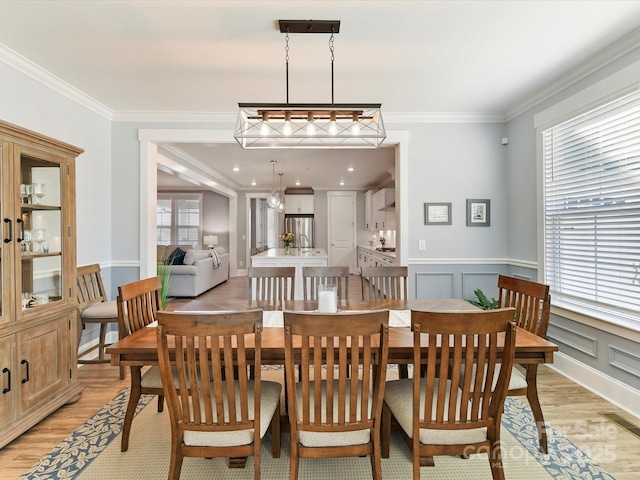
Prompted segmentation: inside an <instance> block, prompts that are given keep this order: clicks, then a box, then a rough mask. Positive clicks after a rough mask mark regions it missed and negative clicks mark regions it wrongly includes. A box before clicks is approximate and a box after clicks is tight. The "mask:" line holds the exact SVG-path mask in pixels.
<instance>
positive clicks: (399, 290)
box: [361, 266, 408, 300]
mask: <svg viewBox="0 0 640 480" xmlns="http://www.w3.org/2000/svg"><path fill="white" fill-rule="evenodd" d="M361 277H362V298H363V299H365V300H379V299H385V298H387V299H389V298H390V299H406V298H407V295H408V291H407V288H408V282H407V278H408V268H407V267H391V266H389V267H362V270H361Z"/></svg>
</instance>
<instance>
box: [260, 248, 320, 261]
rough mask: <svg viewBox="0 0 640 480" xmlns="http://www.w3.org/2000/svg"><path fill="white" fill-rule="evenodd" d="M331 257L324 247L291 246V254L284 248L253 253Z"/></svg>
mask: <svg viewBox="0 0 640 480" xmlns="http://www.w3.org/2000/svg"><path fill="white" fill-rule="evenodd" d="M295 257H297V258H309V257H311V258H329V256H328V255H327V252H326V251H325V250H324V248H301V249H300V251H299V252H298V249H297V248H293V247H291V254H290V255H285V253H284V248H270V249H269V250H265V251H264V252H261V253H258V254H256V255H252V256H251V258H289V259H291V258H295Z"/></svg>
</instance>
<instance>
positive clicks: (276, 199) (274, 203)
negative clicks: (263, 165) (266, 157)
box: [267, 160, 282, 208]
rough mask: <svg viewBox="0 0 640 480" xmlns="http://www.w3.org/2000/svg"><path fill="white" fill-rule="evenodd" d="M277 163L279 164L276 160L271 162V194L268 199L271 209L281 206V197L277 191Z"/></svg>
mask: <svg viewBox="0 0 640 480" xmlns="http://www.w3.org/2000/svg"><path fill="white" fill-rule="evenodd" d="M276 163H277V162H276V161H275V160H271V168H272V176H271V193H270V194H269V196H268V197H267V205H269V206H270V207H271V208H278V205H280V195H279V194H278V192H277V191H276ZM280 178H282V177H280Z"/></svg>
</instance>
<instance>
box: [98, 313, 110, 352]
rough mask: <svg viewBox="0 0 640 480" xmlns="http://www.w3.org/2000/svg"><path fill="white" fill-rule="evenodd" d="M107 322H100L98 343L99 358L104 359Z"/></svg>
mask: <svg viewBox="0 0 640 480" xmlns="http://www.w3.org/2000/svg"><path fill="white" fill-rule="evenodd" d="M108 325H109V324H108V323H107V322H102V323H100V343H99V344H98V359H99V360H104V349H105V346H106V343H107V326H108Z"/></svg>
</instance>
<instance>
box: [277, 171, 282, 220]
mask: <svg viewBox="0 0 640 480" xmlns="http://www.w3.org/2000/svg"><path fill="white" fill-rule="evenodd" d="M278 175H280V203H279V204H278V207H277V208H276V210H278V211H279V212H284V192H283V191H282V175H284V174H283V173H279V174H278Z"/></svg>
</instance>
